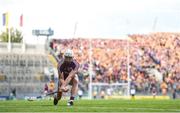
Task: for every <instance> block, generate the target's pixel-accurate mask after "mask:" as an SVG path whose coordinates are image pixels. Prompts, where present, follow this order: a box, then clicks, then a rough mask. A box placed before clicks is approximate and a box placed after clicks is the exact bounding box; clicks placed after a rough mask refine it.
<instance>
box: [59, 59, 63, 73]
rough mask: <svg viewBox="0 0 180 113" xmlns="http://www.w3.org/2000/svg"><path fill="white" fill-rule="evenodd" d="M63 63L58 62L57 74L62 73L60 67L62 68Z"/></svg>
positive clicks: (61, 61)
mask: <svg viewBox="0 0 180 113" xmlns="http://www.w3.org/2000/svg"><path fill="white" fill-rule="evenodd" d="M63 62H64V59H62V60H60V61H59V62H58V66H57V70H58V74H60V73H62V69H61V66H62V64H63Z"/></svg>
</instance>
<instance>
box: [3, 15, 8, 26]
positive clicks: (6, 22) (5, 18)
mask: <svg viewBox="0 0 180 113" xmlns="http://www.w3.org/2000/svg"><path fill="white" fill-rule="evenodd" d="M8 21H9V14H8V13H3V26H6V27H8Z"/></svg>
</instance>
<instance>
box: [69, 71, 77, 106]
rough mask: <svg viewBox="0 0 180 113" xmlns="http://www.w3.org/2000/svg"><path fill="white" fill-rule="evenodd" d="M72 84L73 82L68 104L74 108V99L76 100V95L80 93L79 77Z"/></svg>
mask: <svg viewBox="0 0 180 113" xmlns="http://www.w3.org/2000/svg"><path fill="white" fill-rule="evenodd" d="M71 82H72V89H71V97H70V100H69V101H68V103H67V105H68V106H73V102H74V98H75V95H76V94H77V91H78V77H77V75H76V76H75V77H74V78H73V79H72V81H71Z"/></svg>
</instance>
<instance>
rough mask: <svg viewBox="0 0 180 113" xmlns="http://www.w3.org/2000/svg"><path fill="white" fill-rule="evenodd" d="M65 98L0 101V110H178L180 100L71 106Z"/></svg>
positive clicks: (90, 102) (91, 102)
mask: <svg viewBox="0 0 180 113" xmlns="http://www.w3.org/2000/svg"><path fill="white" fill-rule="evenodd" d="M66 102H67V100H61V101H59V103H58V105H57V106H54V105H53V100H36V101H27V100H13V101H0V112H180V100H149V99H148V100H121V99H119V100H118V99H116V100H76V101H75V102H74V104H75V105H74V106H73V107H68V106H66Z"/></svg>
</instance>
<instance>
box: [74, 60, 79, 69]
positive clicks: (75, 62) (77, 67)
mask: <svg viewBox="0 0 180 113" xmlns="http://www.w3.org/2000/svg"><path fill="white" fill-rule="evenodd" d="M73 62H74V64H75V68H74V71H77V72H78V69H79V63H78V62H77V61H76V60H74V61H73Z"/></svg>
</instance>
